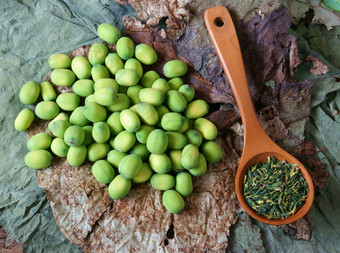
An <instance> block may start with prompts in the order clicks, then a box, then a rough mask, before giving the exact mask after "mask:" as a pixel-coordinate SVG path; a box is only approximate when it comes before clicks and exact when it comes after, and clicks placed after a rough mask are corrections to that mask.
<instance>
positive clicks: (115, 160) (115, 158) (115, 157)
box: [107, 150, 127, 168]
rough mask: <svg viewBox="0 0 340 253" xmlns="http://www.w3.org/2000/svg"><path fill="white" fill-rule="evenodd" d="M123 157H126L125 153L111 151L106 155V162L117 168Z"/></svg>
mask: <svg viewBox="0 0 340 253" xmlns="http://www.w3.org/2000/svg"><path fill="white" fill-rule="evenodd" d="M125 156H127V153H123V152H119V151H118V150H111V151H110V152H109V153H108V154H107V161H108V162H109V163H111V164H112V165H113V166H115V167H116V168H118V166H119V163H120V162H121V160H123V158H124V157H125Z"/></svg>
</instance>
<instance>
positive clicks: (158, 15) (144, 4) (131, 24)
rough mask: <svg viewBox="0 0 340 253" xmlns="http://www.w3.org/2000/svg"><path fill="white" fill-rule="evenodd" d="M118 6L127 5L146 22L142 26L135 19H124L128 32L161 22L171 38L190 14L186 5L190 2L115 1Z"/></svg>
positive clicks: (185, 0)
mask: <svg viewBox="0 0 340 253" xmlns="http://www.w3.org/2000/svg"><path fill="white" fill-rule="evenodd" d="M116 2H118V3H120V4H126V3H129V4H130V5H131V6H132V7H133V8H134V9H135V10H136V11H137V13H138V16H139V18H140V19H141V20H142V21H146V23H145V25H143V24H142V23H141V22H140V21H139V20H137V19H136V18H132V19H131V18H126V17H125V18H124V19H123V22H124V23H125V26H126V27H127V28H129V29H130V30H131V29H132V30H134V29H136V28H138V27H139V28H142V29H143V28H144V27H148V28H149V27H154V26H156V25H158V24H159V23H160V22H162V21H163V20H164V21H165V24H166V26H167V27H166V29H165V31H166V33H167V35H168V37H170V38H172V37H173V36H174V35H175V34H176V32H177V31H178V30H181V29H182V28H184V27H185V26H186V25H187V23H188V21H189V19H190V17H191V14H190V13H189V11H188V8H187V5H188V3H190V2H191V1H190V0H182V1H181V0H163V1H157V0H151V1H150V0H125V1H124V0H116Z"/></svg>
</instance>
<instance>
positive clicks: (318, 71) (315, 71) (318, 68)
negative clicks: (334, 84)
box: [305, 54, 329, 75]
mask: <svg viewBox="0 0 340 253" xmlns="http://www.w3.org/2000/svg"><path fill="white" fill-rule="evenodd" d="M305 60H307V61H311V62H312V63H313V68H312V69H311V70H310V73H311V74H312V75H322V74H326V73H327V72H328V71H329V68H328V67H327V65H326V64H324V63H323V62H321V61H320V60H318V59H317V58H315V57H314V56H313V55H311V54H308V55H306V56H305Z"/></svg>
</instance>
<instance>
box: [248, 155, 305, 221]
mask: <svg viewBox="0 0 340 253" xmlns="http://www.w3.org/2000/svg"><path fill="white" fill-rule="evenodd" d="M308 192H309V190H308V184H307V182H306V180H305V179H304V177H303V176H302V174H301V172H300V169H299V167H298V165H296V164H292V163H287V162H286V161H278V160H277V159H276V158H275V157H274V156H272V157H268V161H267V162H264V163H257V164H256V165H254V166H251V167H250V168H249V170H248V173H247V174H246V175H245V176H244V181H243V194H244V197H245V200H246V201H247V203H248V205H249V206H250V207H251V208H252V209H254V210H255V211H256V212H257V213H258V214H260V215H263V216H265V217H267V218H268V219H281V218H287V217H289V216H291V215H293V214H294V213H296V212H297V211H298V210H299V209H300V208H301V206H302V205H303V204H304V202H305V200H306V198H307V194H308Z"/></svg>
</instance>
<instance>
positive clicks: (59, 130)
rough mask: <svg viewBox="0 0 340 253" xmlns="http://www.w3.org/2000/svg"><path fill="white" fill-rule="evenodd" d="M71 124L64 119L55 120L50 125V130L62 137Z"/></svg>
mask: <svg viewBox="0 0 340 253" xmlns="http://www.w3.org/2000/svg"><path fill="white" fill-rule="evenodd" d="M70 126H71V123H70V122H68V121H65V120H56V121H54V122H53V124H52V126H51V132H52V134H53V135H54V136H56V137H59V138H64V135H65V131H66V129H67V128H69V127H70Z"/></svg>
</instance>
